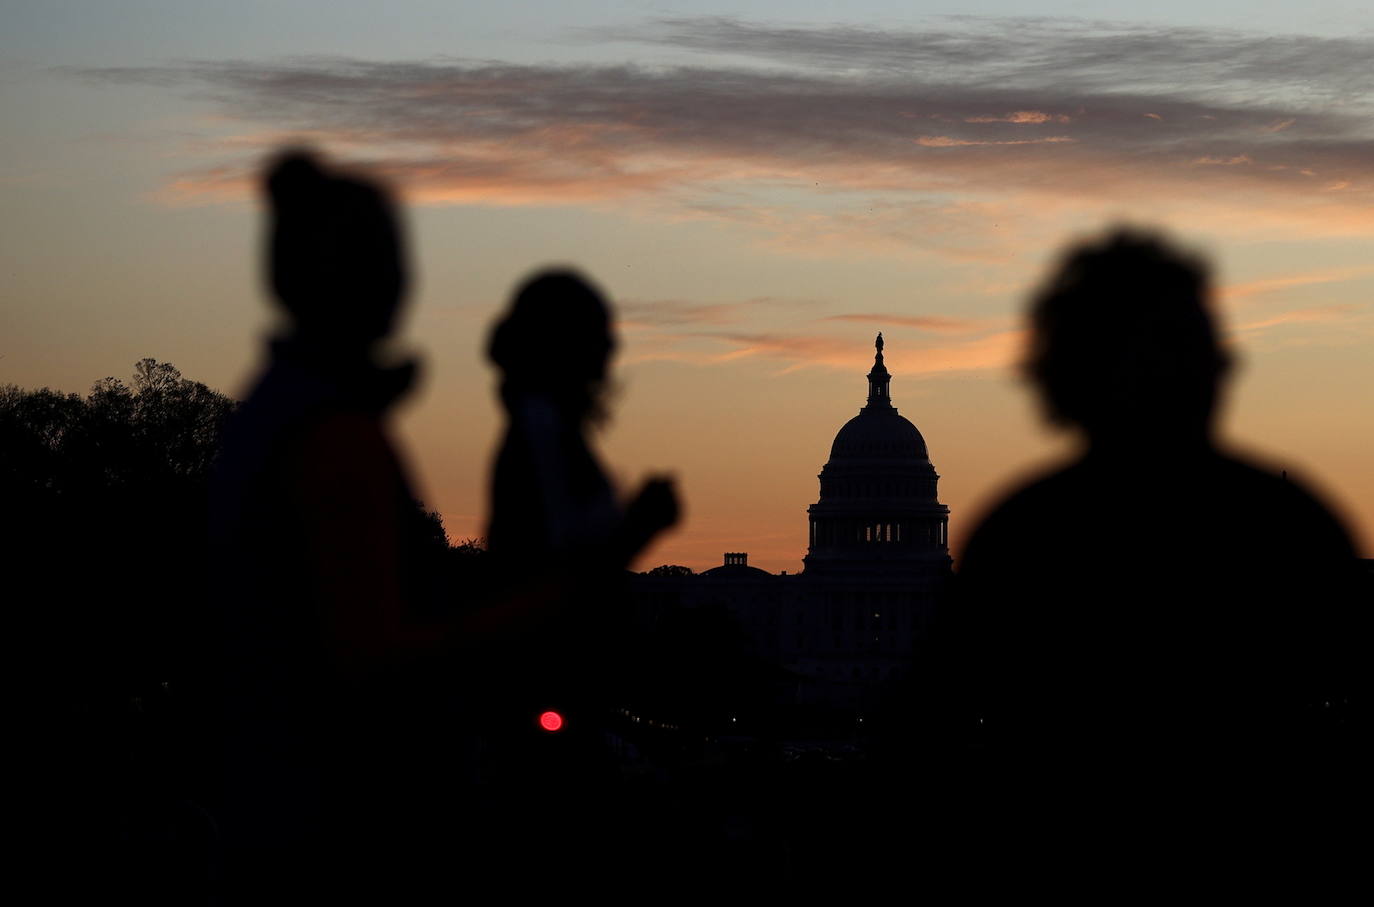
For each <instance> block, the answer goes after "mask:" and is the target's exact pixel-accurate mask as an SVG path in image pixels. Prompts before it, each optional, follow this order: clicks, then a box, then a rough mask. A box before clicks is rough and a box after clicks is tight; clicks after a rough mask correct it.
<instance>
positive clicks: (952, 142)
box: [914, 135, 1073, 148]
mask: <svg viewBox="0 0 1374 907" xmlns="http://www.w3.org/2000/svg"><path fill="white" fill-rule="evenodd" d="M914 141H915V142H916V144H917V145H921V146H923V147H926V148H964V147H969V146H972V145H1049V144H1057V143H1060V142H1072V141H1073V139H1072V138H1070V137H1069V136H1067V135H1052V136H1047V137H1045V138H1043V139H1012V140H1008V141H1001V142H992V141H986V140H982V139H956V138H953V137H951V136H947V135H923V136H919V137H917V138H916V139H915V140H914Z"/></svg>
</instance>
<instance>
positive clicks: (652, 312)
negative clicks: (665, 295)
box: [616, 296, 815, 329]
mask: <svg viewBox="0 0 1374 907" xmlns="http://www.w3.org/2000/svg"><path fill="white" fill-rule="evenodd" d="M814 304H815V302H814V301H813V300H806V299H784V298H780V297H776V296H756V297H754V298H752V299H745V300H739V301H735V302H711V303H702V302H690V301H686V300H680V299H655V300H641V299H630V300H621V301H619V302H618V303H616V308H617V309H618V311H619V313H620V324H621V326H622V327H628V328H631V329H638V328H652V329H659V328H680V327H697V326H710V325H725V324H734V323H736V322H739V321H741V320H743V319H745V318H746V317H748V316H750V315H758V314H761V313H763V312H765V311H766V312H770V313H771V312H777V311H778V310H796V309H800V308H805V307H808V306H812V305H814Z"/></svg>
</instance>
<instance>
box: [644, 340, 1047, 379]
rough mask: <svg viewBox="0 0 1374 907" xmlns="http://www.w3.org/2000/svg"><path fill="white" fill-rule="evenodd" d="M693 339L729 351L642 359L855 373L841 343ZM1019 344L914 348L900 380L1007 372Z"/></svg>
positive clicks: (846, 343) (904, 357)
mask: <svg viewBox="0 0 1374 907" xmlns="http://www.w3.org/2000/svg"><path fill="white" fill-rule="evenodd" d="M694 336H697V337H701V338H706V339H711V340H717V341H721V342H723V343H726V344H730V345H732V346H733V347H734V348H733V349H729V350H726V351H723V352H714V353H708V352H688V351H681V350H679V351H667V350H665V351H660V352H657V353H652V354H648V355H646V356H645V357H643V358H650V359H672V360H673V361H677V362H689V363H693V364H697V365H715V364H719V363H721V362H729V361H734V360H739V359H751V358H766V359H776V360H779V361H781V362H783V363H785V364H786V366H785V368H783V369H782V372H784V373H785V372H791V371H795V370H796V369H799V368H807V367H824V368H833V369H839V370H849V371H852V370H853V368H854V342H853V341H851V340H849V339H846V338H843V337H834V336H829V335H817V334H773V333H746V332H719V333H703V334H697V335H694ZM1023 342H1024V332H1022V331H1020V330H1006V331H1000V332H998V333H995V334H990V335H988V336H986V337H980V338H976V339H973V340H964V341H956V342H953V343H947V344H931V345H927V346H913V347H911V348H910V349H909V350H907V349H904V350H903V352H902V354H901V357H900V367H901V372H902V374H904V375H936V374H950V373H956V372H970V371H986V370H989V369H1002V368H1008V367H1010V366H1011V365H1013V364H1014V363H1015V362H1016V359H1017V357H1018V355H1019V353H1020V350H1021V348H1022V344H1023ZM891 361H893V362H894V363H895V362H897V360H895V359H894V360H891ZM894 367H895V366H894Z"/></svg>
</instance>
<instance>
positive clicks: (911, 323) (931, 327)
mask: <svg viewBox="0 0 1374 907" xmlns="http://www.w3.org/2000/svg"><path fill="white" fill-rule="evenodd" d="M826 320H827V321H858V322H862V323H866V324H880V325H881V324H896V325H901V326H902V327H910V328H917V329H919V330H922V331H929V332H931V333H933V334H954V335H959V334H976V333H979V332H981V331H986V330H988V329H990V328H994V327H1000V326H1002V325H1004V324H1005V323H1006V320H1005V319H1002V318H950V317H948V316H943V315H892V314H880V313H853V314H845V315H831V316H830V317H828V318H827V319H826Z"/></svg>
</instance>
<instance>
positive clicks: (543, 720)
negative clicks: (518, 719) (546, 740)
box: [539, 712, 563, 733]
mask: <svg viewBox="0 0 1374 907" xmlns="http://www.w3.org/2000/svg"><path fill="white" fill-rule="evenodd" d="M539 726H540V727H542V728H543V729H544V730H546V731H549V732H550V733H552V732H553V731H557V730H561V729H562V727H563V716H562V715H560V714H558V713H557V712H545V713H544V714H542V715H540V716H539Z"/></svg>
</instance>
